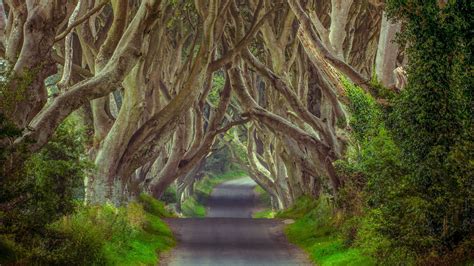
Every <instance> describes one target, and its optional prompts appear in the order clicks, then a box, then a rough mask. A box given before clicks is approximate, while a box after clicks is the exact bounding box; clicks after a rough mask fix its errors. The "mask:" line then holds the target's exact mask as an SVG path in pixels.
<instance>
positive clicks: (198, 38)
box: [0, 0, 474, 264]
mask: <svg viewBox="0 0 474 266" xmlns="http://www.w3.org/2000/svg"><path fill="white" fill-rule="evenodd" d="M473 14H474V12H473V3H472V2H471V1H464V0H453V1H451V0H437V1H435V0H428V1H422V0H386V1H383V0H361V1H354V0H278V1H270V0H194V1H190V0H169V1H168V0H73V1H66V0H51V1H46V0H3V1H0V28H1V29H0V56H1V58H2V60H1V62H0V63H1V65H0V67H1V69H0V70H1V75H0V78H1V80H0V83H1V84H0V85H1V88H0V164H1V166H0V167H1V172H0V173H1V175H0V178H1V179H0V186H1V188H0V234H1V237H0V250H2V249H3V250H12V249H16V250H23V251H25V250H27V249H28V247H29V245H34V244H32V243H43V242H45V243H46V242H47V243H46V244H42V245H43V246H46V247H51V246H54V247H55V248H56V249H58V250H61V248H59V247H58V245H60V244H58V241H52V240H44V239H46V238H49V239H56V240H57V239H62V238H67V237H68V236H62V237H58V236H51V229H50V228H49V225H50V224H51V223H53V222H55V221H57V220H60V219H61V217H64V216H67V215H71V213H74V212H75V209H76V205H77V201H81V202H84V205H86V206H89V208H92V206H98V205H104V204H108V205H114V206H116V207H119V206H125V205H127V204H128V203H129V202H133V201H135V200H136V199H137V198H139V197H140V195H142V194H143V193H145V194H148V195H152V196H153V197H154V198H158V199H159V198H161V197H162V196H163V194H164V193H165V191H166V189H167V188H168V187H169V186H170V185H171V184H175V185H176V187H177V193H178V196H177V198H178V199H179V200H180V201H181V200H183V199H185V198H186V196H187V195H188V194H189V193H192V188H193V185H194V183H195V182H196V180H197V179H198V178H199V177H200V173H201V172H202V171H203V170H204V168H205V166H206V161H209V158H211V157H212V155H213V154H218V153H220V154H221V155H220V156H224V155H222V154H225V157H226V160H227V161H228V163H229V164H233V165H236V166H238V167H239V168H240V169H242V170H244V171H245V172H246V173H247V174H248V176H249V177H251V178H252V179H253V180H254V181H255V182H256V183H257V184H259V185H260V186H261V187H262V188H263V189H264V190H265V191H266V192H267V193H268V194H269V195H270V197H271V200H272V205H273V207H274V208H275V209H278V210H283V209H287V208H290V207H292V206H293V205H294V204H295V202H296V201H297V199H299V198H301V197H309V198H312V199H314V200H318V199H324V200H327V201H328V202H330V205H331V206H332V210H333V211H332V213H333V215H334V217H335V219H343V220H344V221H352V222H348V223H346V224H347V225H348V226H349V227H350V228H349V229H347V230H346V231H350V232H351V233H348V239H349V240H350V239H352V240H353V239H355V238H366V239H369V240H367V241H373V242H374V243H373V245H372V246H371V247H369V248H368V251H367V252H369V253H370V254H371V255H372V256H374V257H376V258H378V259H379V260H380V261H383V260H384V259H387V260H390V259H392V262H393V261H396V260H397V259H398V260H407V261H411V262H412V263H415V264H430V263H431V264H433V263H434V264H443V263H446V262H454V261H457V262H459V263H462V262H466V261H468V260H469V259H471V260H472V258H473V257H474V163H473V162H474V142H473V141H474V140H473V137H474V134H473V131H474V127H473V114H474V111H473V109H474V108H473V107H474V106H473V88H472V84H474V80H473V78H472V73H473V68H472V51H473V42H472V39H473V38H472V37H473V36H472V30H473V27H472V22H473V21H474V18H473ZM83 208H86V207H83ZM338 217H339V218H338ZM341 217H343V218H341ZM355 221H358V222H355ZM31 232H36V233H35V234H36V235H35V234H33V233H31ZM45 232H46V233H45ZM33 235H35V236H33ZM31 239H34V241H33V240H31ZM41 241H43V242H41ZM48 241H49V242H48ZM63 242H64V241H63ZM68 243H69V242H68ZM71 243H73V242H71ZM74 243H78V242H77V241H76V242H74ZM89 244H90V245H93V244H91V243H89ZM68 245H72V244H68ZM81 245H83V246H81V247H75V248H74V247H69V246H68V248H71V249H72V250H76V251H77V250H81V249H83V250H88V248H90V249H92V248H93V247H86V246H87V245H88V243H82V242H81ZM13 246H14V247H15V248H12V247H13ZM40 246H41V245H40ZM46 249H47V248H46ZM20 253H21V252H20ZM26 253H27V252H26ZM43 253H44V252H43ZM43 253H42V252H40V251H38V252H37V253H35V254H34V255H31V254H30V255H24V256H23V257H22V258H21V259H23V261H24V262H27V261H28V259H31V258H32V256H33V257H35V256H36V257H35V258H39V257H41V258H43V259H44V260H45V261H47V260H48V259H51V256H50V255H44V254H43ZM22 254H25V252H23V253H22ZM84 254H87V253H84ZM387 254H391V255H390V256H389V255H387ZM48 256H49V257H48ZM78 256H81V255H78ZM46 257H47V259H46ZM389 257H391V258H389ZM9 259H12V258H9ZM15 259H19V258H18V257H16V258H14V259H13V260H15Z"/></svg>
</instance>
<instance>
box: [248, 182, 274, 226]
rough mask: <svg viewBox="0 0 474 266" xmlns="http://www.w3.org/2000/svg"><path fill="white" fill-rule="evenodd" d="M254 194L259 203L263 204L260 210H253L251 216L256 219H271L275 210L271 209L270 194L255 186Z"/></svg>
mask: <svg viewBox="0 0 474 266" xmlns="http://www.w3.org/2000/svg"><path fill="white" fill-rule="evenodd" d="M254 191H255V194H256V195H257V197H258V199H259V201H260V204H261V205H262V206H263V208H264V209H263V210H262V211H258V212H254V213H252V217H253V218H257V219H262V218H265V219H271V218H274V217H275V214H276V213H275V212H274V211H273V210H272V201H271V198H270V194H268V193H267V192H266V191H265V190H264V189H263V188H262V187H260V186H256V187H255V189H254Z"/></svg>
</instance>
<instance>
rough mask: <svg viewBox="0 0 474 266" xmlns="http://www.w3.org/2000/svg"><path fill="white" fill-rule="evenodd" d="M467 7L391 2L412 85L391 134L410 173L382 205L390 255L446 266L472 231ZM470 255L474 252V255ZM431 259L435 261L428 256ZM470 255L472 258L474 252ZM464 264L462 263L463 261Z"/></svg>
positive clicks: (470, 17)
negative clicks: (401, 30)
mask: <svg viewBox="0 0 474 266" xmlns="http://www.w3.org/2000/svg"><path fill="white" fill-rule="evenodd" d="M469 8H472V4H470V3H469V2H468V1H448V3H447V4H446V5H445V6H444V7H441V6H439V5H438V2H437V1H415V0H412V1H400V0H399V1H396V0H392V1H388V11H389V13H390V15H391V16H394V17H397V18H399V19H402V20H403V21H404V22H405V23H406V28H407V30H406V31H405V32H404V33H403V35H402V40H403V41H406V42H409V43H410V45H409V46H408V47H409V48H408V50H407V54H408V56H409V61H410V66H409V68H408V71H407V73H408V86H407V88H406V89H405V91H403V92H402V93H401V95H400V96H399V97H398V98H397V99H396V100H395V105H394V108H393V112H392V113H391V114H390V129H391V132H392V133H393V136H394V139H395V143H396V144H397V146H399V147H400V153H401V156H400V159H401V163H402V164H403V165H404V167H406V168H407V172H408V173H407V174H406V175H404V176H403V177H401V180H400V181H399V184H398V185H397V186H396V189H392V190H389V191H387V190H385V191H386V192H391V194H392V197H389V199H388V201H387V202H386V203H385V204H384V205H380V206H379V214H378V215H380V216H381V218H382V219H381V221H380V228H381V230H379V232H380V233H381V234H382V235H384V236H385V237H387V238H389V239H390V246H391V249H392V250H400V251H401V252H404V251H406V250H409V251H411V252H415V253H416V255H415V256H416V257H415V259H416V260H417V261H418V262H424V263H443V261H445V258H446V256H448V257H449V253H451V252H453V250H454V249H456V247H457V246H458V245H460V244H461V243H464V241H466V239H470V238H472V236H473V233H474V225H473V222H472V221H474V197H473V193H474V180H473V178H472V176H474V167H473V158H474V152H473V150H474V149H473V147H474V139H473V136H472V131H473V129H474V125H473V123H472V122H473V121H474V117H473V115H474V113H473V112H472V110H473V93H472V92H473V88H472V84H474V81H473V77H472V51H473V43H472V36H470V35H469V31H470V30H471V29H472V21H474V20H473V14H472V12H468V11H466V10H469ZM471 252H472V251H471ZM427 254H430V256H427ZM471 256H472V253H471ZM458 259H459V260H460V261H462V260H463V259H464V258H458Z"/></svg>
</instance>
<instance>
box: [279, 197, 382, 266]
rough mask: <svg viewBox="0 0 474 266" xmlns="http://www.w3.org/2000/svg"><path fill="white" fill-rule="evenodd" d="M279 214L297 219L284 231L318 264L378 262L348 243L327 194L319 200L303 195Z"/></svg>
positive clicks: (341, 224) (341, 223)
mask: <svg viewBox="0 0 474 266" xmlns="http://www.w3.org/2000/svg"><path fill="white" fill-rule="evenodd" d="M276 217H277V218H291V219H295V222H294V223H293V224H290V225H288V227H287V228H286V229H285V233H286V235H287V237H288V239H289V241H290V242H292V243H294V244H296V245H298V246H300V247H301V248H302V249H304V250H305V251H306V252H307V253H308V254H309V256H310V259H311V261H312V262H313V263H315V264H317V265H322V266H324V265H375V261H374V260H373V259H372V258H371V257H368V256H366V255H364V254H363V252H362V251H361V249H360V248H358V247H356V246H351V245H348V244H347V243H346V242H345V237H344V236H343V234H342V233H341V232H342V231H343V230H342V228H343V227H344V224H343V222H342V220H341V219H340V218H339V217H338V215H335V214H334V213H333V208H332V207H331V206H330V204H329V201H328V200H327V199H326V198H324V197H322V198H320V199H319V200H314V199H311V198H309V197H302V198H300V199H298V200H297V202H296V203H295V204H294V206H293V207H292V208H290V209H288V210H285V211H283V212H279V213H277V215H276Z"/></svg>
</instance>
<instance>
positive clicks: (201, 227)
mask: <svg viewBox="0 0 474 266" xmlns="http://www.w3.org/2000/svg"><path fill="white" fill-rule="evenodd" d="M254 187H255V183H254V182H253V181H252V180H250V179H248V178H243V179H238V180H233V181H229V182H225V183H223V184H221V185H219V186H217V187H216V188H215V189H214V191H213V193H212V194H211V197H210V199H209V202H208V207H209V209H208V218H188V219H168V220H167V222H168V224H169V225H170V226H171V229H172V230H173V232H174V233H175V235H176V236H177V239H178V242H179V244H178V246H177V247H176V249H174V250H173V251H172V252H170V253H169V254H167V255H166V256H165V258H163V260H162V264H163V265H170V266H178V265H179V266H187V265H216V266H217V265H219V266H227V265H229V266H230V265H246V266H249V265H310V264H309V263H308V262H307V260H306V258H305V255H304V254H303V253H302V252H301V251H300V250H298V249H297V248H295V247H294V246H292V245H290V244H289V243H288V242H287V241H286V239H285V237H284V235H283V233H282V229H283V222H282V221H281V220H276V219H252V218H251V213H252V211H253V209H254V208H255V204H256V199H255V195H254V193H253V188H254Z"/></svg>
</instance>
